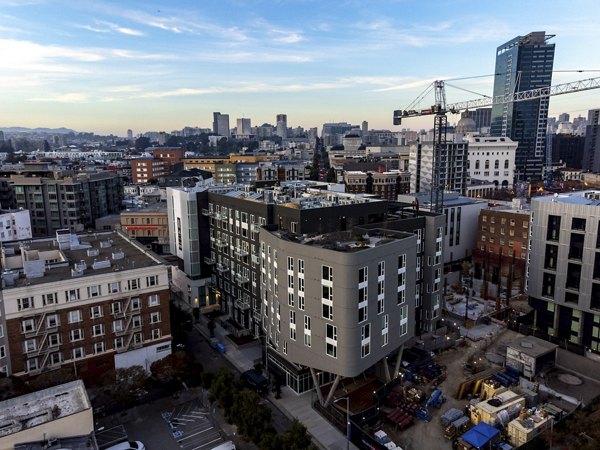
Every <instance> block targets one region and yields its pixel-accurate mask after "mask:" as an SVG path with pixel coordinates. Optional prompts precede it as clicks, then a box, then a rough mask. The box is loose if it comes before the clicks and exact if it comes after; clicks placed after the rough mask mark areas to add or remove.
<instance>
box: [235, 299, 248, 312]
mask: <svg viewBox="0 0 600 450" xmlns="http://www.w3.org/2000/svg"><path fill="white" fill-rule="evenodd" d="M234 304H235V307H236V308H237V309H241V310H242V311H246V310H248V309H250V307H251V306H250V303H248V302H245V301H243V300H236V301H235V302H234Z"/></svg>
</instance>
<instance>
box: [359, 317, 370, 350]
mask: <svg viewBox="0 0 600 450" xmlns="http://www.w3.org/2000/svg"><path fill="white" fill-rule="evenodd" d="M370 353H371V324H370V323H365V324H364V325H363V326H362V327H361V328H360V357H361V358H364V357H366V356H369V354H370Z"/></svg>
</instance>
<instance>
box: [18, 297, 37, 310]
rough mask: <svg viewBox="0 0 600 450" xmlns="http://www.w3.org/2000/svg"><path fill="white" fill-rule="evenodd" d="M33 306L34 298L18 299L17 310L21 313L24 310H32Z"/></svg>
mask: <svg viewBox="0 0 600 450" xmlns="http://www.w3.org/2000/svg"><path fill="white" fill-rule="evenodd" d="M32 308H34V306H33V297H23V298H18V299H17V309H18V310H19V311H23V310H24V309H32Z"/></svg>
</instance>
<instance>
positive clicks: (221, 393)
mask: <svg viewBox="0 0 600 450" xmlns="http://www.w3.org/2000/svg"><path fill="white" fill-rule="evenodd" d="M238 390H239V388H238V385H237V382H236V380H235V378H234V377H233V374H232V373H231V371H229V370H227V369H220V370H219V371H218V372H217V374H216V375H215V377H214V378H213V380H212V383H211V385H210V397H211V401H216V402H218V404H219V406H220V407H221V408H222V409H223V411H224V413H225V416H227V417H228V416H229V410H230V409H231V406H232V405H233V401H234V399H235V395H236V394H237V392H238Z"/></svg>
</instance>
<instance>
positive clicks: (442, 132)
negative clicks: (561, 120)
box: [394, 77, 600, 213]
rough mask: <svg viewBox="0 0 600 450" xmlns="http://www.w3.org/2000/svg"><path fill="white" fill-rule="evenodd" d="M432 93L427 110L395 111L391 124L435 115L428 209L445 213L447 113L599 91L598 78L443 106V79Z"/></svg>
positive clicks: (435, 85)
mask: <svg viewBox="0 0 600 450" xmlns="http://www.w3.org/2000/svg"><path fill="white" fill-rule="evenodd" d="M433 87H434V90H435V104H434V105H432V106H431V107H430V108H428V109H421V110H414V109H410V110H395V111H394V125H400V124H401V123H402V119H408V118H411V117H421V116H431V115H434V116H435V117H434V122H433V161H432V163H433V167H432V169H433V173H432V183H431V210H432V211H434V212H437V213H441V212H443V210H444V205H443V202H444V186H443V185H442V184H443V183H442V181H441V170H440V169H441V158H442V156H444V152H445V151H446V149H447V147H446V144H447V142H446V134H447V129H448V118H447V114H448V113H450V114H458V113H460V112H461V111H464V110H468V109H473V108H485V107H489V106H493V105H499V104H507V103H517V102H526V101H530V100H537V99H539V98H546V97H552V96H555V95H564V94H571V93H574V92H581V91H588V90H591V89H598V88H600V77H595V78H587V79H585V80H579V81H574V82H571V83H562V84H557V85H554V86H546V87H542V88H537V89H531V90H527V91H520V92H513V93H509V94H506V95H497V96H495V97H485V98H481V99H475V100H467V101H463V102H458V103H451V104H447V103H446V89H445V85H444V81H443V80H437V81H434V82H433Z"/></svg>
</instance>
